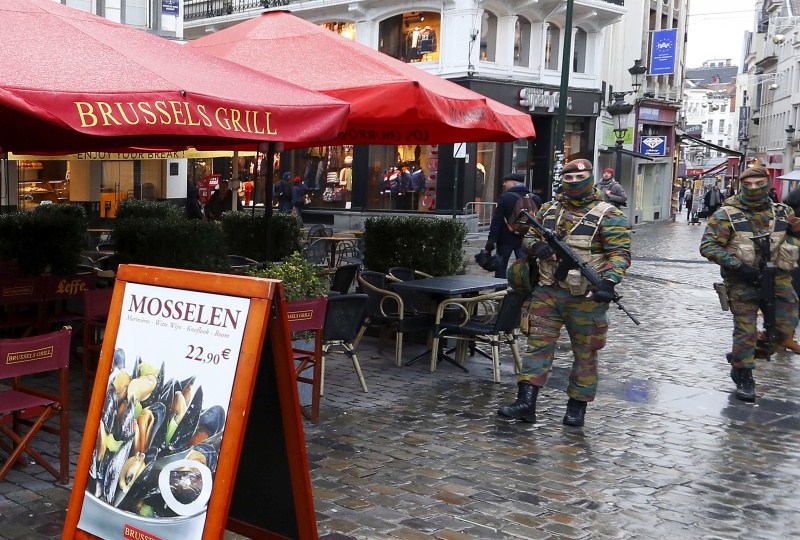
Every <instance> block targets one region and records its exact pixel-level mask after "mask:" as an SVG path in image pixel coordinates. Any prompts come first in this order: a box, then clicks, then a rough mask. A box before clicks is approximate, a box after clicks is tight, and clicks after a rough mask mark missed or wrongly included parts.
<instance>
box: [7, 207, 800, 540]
mask: <svg viewBox="0 0 800 540" xmlns="http://www.w3.org/2000/svg"><path fill="white" fill-rule="evenodd" d="M701 234H702V226H691V225H688V226H687V224H686V222H685V221H682V220H680V221H678V222H677V223H655V224H644V225H642V226H639V227H638V228H637V229H636V234H635V235H634V246H633V248H634V261H633V265H632V267H631V269H630V271H629V275H628V277H627V278H626V280H625V281H624V282H623V284H622V286H620V287H619V292H620V293H621V294H622V295H623V297H624V299H623V303H624V304H625V305H626V307H627V308H628V309H629V310H630V311H631V312H633V313H634V314H635V315H636V316H637V317H638V318H639V319H640V320H641V323H642V324H641V326H635V325H634V324H633V323H632V322H630V320H629V319H628V318H627V317H626V316H625V315H624V314H623V313H622V312H620V311H618V310H613V311H612V312H611V315H610V318H611V325H612V329H611V331H610V333H609V339H608V345H607V346H606V348H605V349H604V350H603V351H602V353H601V358H600V376H601V380H600V388H599V393H598V396H597V400H596V401H595V402H593V403H591V404H590V405H589V407H588V410H587V417H586V426H585V427H584V428H568V427H565V426H563V425H562V424H561V417H562V416H563V414H564V408H565V404H566V399H567V398H566V395H565V393H564V390H565V388H566V376H567V373H568V369H569V365H570V363H571V353H570V349H569V342H568V341H566V340H563V341H561V342H560V346H559V350H558V353H557V359H556V362H555V364H554V370H553V373H552V376H551V378H550V380H549V382H548V384H547V386H546V387H545V388H544V389H543V392H542V395H541V397H540V399H539V411H538V418H539V420H538V423H537V424H535V425H526V424H508V423H505V422H502V421H499V420H498V418H497V416H496V414H495V411H496V409H497V408H498V406H500V405H501V404H505V403H507V402H509V401H511V400H512V399H513V397H514V395H515V392H516V385H515V379H514V374H513V362H512V361H511V359H510V355H507V354H506V355H504V357H503V365H502V383H501V384H495V383H493V382H492V378H491V366H490V363H489V361H488V360H485V359H482V358H480V357H477V356H476V357H474V358H471V359H469V361H468V364H467V367H468V368H469V373H466V374H465V373H463V372H461V371H459V370H458V369H457V368H455V367H454V366H451V365H449V364H442V365H440V366H439V368H438V369H437V371H436V372H435V373H429V372H428V369H427V367H428V365H427V363H426V362H419V363H416V364H413V365H411V366H404V367H402V368H397V367H395V366H394V363H393V348H392V347H388V348H387V350H385V351H383V352H382V353H379V352H378V351H377V350H376V348H375V345H376V343H375V342H374V341H371V340H369V339H365V340H364V341H363V342H362V344H361V345H360V346H359V348H358V349H357V352H358V355H359V359H360V361H361V365H362V368H363V370H364V375H365V377H366V380H367V382H368V383H369V389H370V391H369V393H364V392H362V391H361V389H360V386H359V384H358V380H357V378H356V376H355V373H354V371H353V369H352V367H351V365H350V363H349V361H348V360H347V359H346V358H344V357H341V356H335V355H334V356H331V357H330V358H329V361H328V364H327V373H326V384H325V390H326V393H325V396H324V397H323V400H322V407H321V418H320V421H319V423H317V424H309V423H306V424H305V430H306V431H305V433H306V444H307V450H308V458H309V467H310V471H311V483H312V489H313V495H314V504H315V509H316V511H317V518H318V529H319V534H320V536H321V537H322V538H326V539H330V540H334V539H349V538H404V539H417V538H419V539H423V538H441V539H453V540H456V539H462V538H480V539H492V538H526V539H545V538H547V539H556V538H647V539H650V538H707V539H722V538H725V539H727V538H747V539H778V538H781V539H783V538H800V514H798V512H797V509H798V508H800V457H798V456H800V391H799V390H798V386H799V385H798V383H799V382H800V374H798V367H800V356H794V355H790V354H789V353H779V354H777V355H775V356H774V357H773V360H772V362H770V363H764V364H762V365H760V366H759V369H758V370H757V372H756V381H757V391H758V394H759V398H758V400H757V401H756V403H755V404H747V403H744V402H740V401H738V400H736V399H735V398H733V395H732V389H733V384H732V383H731V381H730V378H729V376H728V369H727V364H726V363H725V360H724V353H725V351H727V350H728V349H729V347H730V332H731V320H730V315H729V314H727V313H723V312H722V311H721V310H720V309H719V307H718V303H717V300H716V295H715V294H714V292H713V289H712V288H711V283H712V282H713V281H714V280H715V279H716V278H717V276H718V272H717V270H718V269H717V267H716V266H715V265H713V264H710V263H707V262H705V261H704V259H702V258H701V257H700V255H699V254H698V252H697V246H698V244H699V240H700V235H701ZM484 242H485V235H483V236H481V235H474V236H471V237H470V239H469V247H468V249H467V251H466V256H467V259H471V258H472V255H473V254H474V253H477V251H478V250H479V249H480V247H481V246H482V244H483V243H484ZM468 271H469V272H471V273H481V272H482V271H481V270H480V269H479V268H477V267H476V266H475V265H474V264H471V265H470V266H469V269H468ZM424 348H425V347H424V345H421V344H409V345H408V346H407V347H406V352H405V355H406V356H407V357H408V358H410V357H411V356H412V355H413V354H415V353H419V352H422V351H423V350H424ZM78 376H79V375H78V372H76V373H75V376H74V379H75V380H77V379H78ZM74 412H75V414H74V415H73V420H72V422H73V449H74V450H75V451H77V448H78V446H79V442H80V436H81V430H82V425H83V421H84V418H83V416H82V415H81V414H80V412H79V411H77V410H76V411H74ZM45 450H48V449H45ZM49 450H50V451H52V449H49ZM76 459H77V454H75V455H74V456H73V459H72V461H73V466H74V462H75V461H76ZM67 497H68V490H67V489H64V488H62V487H60V486H58V485H57V484H55V483H53V482H52V480H51V479H50V478H49V477H48V476H47V474H46V473H43V472H42V471H41V470H38V468H37V467H36V466H33V465H31V466H28V467H26V468H24V469H21V470H14V471H13V472H12V473H11V474H9V476H8V477H7V479H6V480H5V481H3V482H0V537H2V538H26V539H27V538H58V537H59V533H60V530H61V523H62V522H63V518H64V514H65V508H66V502H67ZM231 537H233V536H232V535H231Z"/></svg>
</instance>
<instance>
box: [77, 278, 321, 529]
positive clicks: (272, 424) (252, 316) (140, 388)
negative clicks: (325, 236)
mask: <svg viewBox="0 0 800 540" xmlns="http://www.w3.org/2000/svg"><path fill="white" fill-rule="evenodd" d="M271 308H272V309H271ZM257 381H267V382H268V384H267V385H266V386H263V384H262V387H261V389H260V390H259V392H262V393H266V394H269V397H268V400H267V401H258V405H257V402H256V401H254V392H255V390H256V388H257V387H258V386H259V385H258V383H257ZM256 406H257V407H258V408H259V409H260V410H259V411H258V414H256V415H254V416H253V418H255V419H256V420H257V421H258V422H259V423H258V425H253V426H251V425H250V424H249V423H248V422H249V421H250V417H251V414H250V412H251V407H256ZM259 419H260V420H259ZM264 419H266V420H268V422H267V423H265V424H261V423H260V422H262V420H264ZM267 425H268V426H269V428H268V431H269V432H270V433H269V436H267V437H266V439H265V440H263V441H262V442H261V444H260V450H261V451H260V452H259V453H258V455H250V454H247V453H244V452H243V444H244V442H245V438H246V433H252V432H254V431H263V429H264V427H263V426H267ZM265 455H269V456H271V457H270V459H269V460H268V461H269V463H270V467H269V469H270V471H271V475H272V478H273V479H278V480H276V481H275V482H274V485H273V486H272V488H273V491H274V504H272V505H266V504H261V505H255V506H253V504H252V502H250V503H248V504H249V506H248V508H251V509H253V510H255V512H254V513H251V514H247V515H244V514H242V513H241V512H237V516H236V518H233V517H229V511H230V510H231V508H232V499H233V498H234V495H236V497H235V498H236V500H242V498H243V497H245V498H246V497H247V496H249V497H252V493H247V494H245V493H243V492H241V493H239V492H237V493H235V491H236V487H237V485H238V484H239V483H241V484H242V486H241V488H240V489H239V491H242V490H248V489H249V487H250V486H248V485H247V483H246V482H245V481H241V482H239V480H237V478H239V476H240V475H238V474H237V472H238V471H239V468H240V467H241V468H242V470H248V471H252V470H255V469H257V468H258V465H259V464H262V465H263V462H264V456H265ZM239 506H241V505H234V507H235V508H238V507H239ZM278 509H280V510H278ZM226 527H232V528H238V529H240V530H247V531H252V532H253V534H251V535H250V536H251V538H258V539H260V538H274V537H276V535H279V536H282V537H287V538H309V539H313V538H316V537H317V532H316V523H315V519H314V510H313V502H312V498H311V486H310V479H309V475H308V465H307V460H306V455H305V443H304V441H303V431H302V423H301V420H300V412H299V407H298V403H297V393H296V384H295V381H294V378H293V370H292V369H291V343H290V332H289V327H288V319H287V315H286V301H285V298H284V291H283V286H282V284H281V283H280V282H279V281H275V280H268V279H263V278H253V277H245V276H230V275H223V274H210V273H203V272H194V271H188V270H172V269H164V268H155V267H147V266H137V265H121V266H120V268H119V272H118V274H117V280H116V284H115V287H114V295H113V298H112V302H111V309H110V312H109V316H108V324H107V326H106V332H105V336H104V340H103V349H102V352H101V354H100V361H99V364H98V369H97V375H96V379H95V383H94V389H93V392H92V400H91V404H90V407H89V412H88V415H87V420H86V428H85V431H84V435H83V441H82V444H81V452H80V456H79V458H78V465H77V469H76V473H75V480H74V485H73V490H72V494H71V496H70V503H69V508H68V511H67V518H66V520H65V524H64V534H63V538H65V539H67V540H71V539H73V538H79V539H84V538H104V539H121V540H128V539H130V540H143V539H147V540H166V539H180V540H194V539H198V540H199V539H203V540H209V539H212V538H214V539H216V538H221V537H222V536H223V533H224V531H225V529H226ZM278 531H280V532H278ZM287 532H288V533H289V534H288V535H287V534H286V533H287Z"/></svg>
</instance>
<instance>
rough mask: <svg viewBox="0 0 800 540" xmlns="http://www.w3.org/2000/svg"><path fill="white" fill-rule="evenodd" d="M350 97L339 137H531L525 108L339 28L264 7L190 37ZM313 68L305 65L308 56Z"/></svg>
mask: <svg viewBox="0 0 800 540" xmlns="http://www.w3.org/2000/svg"><path fill="white" fill-rule="evenodd" d="M189 46H191V47H192V48H193V49H199V50H202V51H205V52H208V53H211V54H213V55H216V56H219V57H221V58H225V59H228V60H232V61H234V62H237V63H239V64H242V65H245V66H250V67H252V68H254V69H258V70H260V71H263V72H264V73H270V74H272V75H275V76H277V77H280V78H281V79H284V80H287V81H292V82H293V83H296V84H298V85H300V86H303V87H304V88H310V89H312V90H317V91H319V92H322V93H324V94H327V95H329V96H332V97H336V98H338V99H341V100H342V101H346V102H348V103H350V119H349V121H348V123H347V130H346V131H345V134H344V135H343V136H342V137H340V138H338V139H337V140H336V141H331V142H335V143H338V144H425V143H437V144H443V143H452V142H475V141H512V140H514V139H519V138H528V137H534V136H535V132H534V129H533V123H532V121H531V118H530V115H528V114H525V113H522V112H520V111H517V110H515V109H513V108H511V107H508V106H506V105H503V104H502V103H499V102H497V101H494V100H492V99H489V98H487V97H485V96H483V95H481V94H478V93H477V92H473V91H472V90H469V89H467V88H464V87H462V86H459V85H458V84H455V83H453V82H451V81H448V80H446V79H443V78H441V77H438V76H436V75H432V74H430V73H427V72H425V71H423V70H421V69H419V68H417V67H415V66H413V65H410V64H406V63H404V62H401V61H400V60H397V59H395V58H392V57H391V56H388V55H386V54H383V53H381V52H378V51H375V50H373V49H370V48H369V47H366V46H364V45H361V44H360V43H356V42H354V41H351V40H349V39H347V38H344V37H342V36H339V35H338V34H336V33H334V32H331V31H330V30H327V29H325V28H322V27H320V26H318V25H316V24H313V23H310V22H308V21H305V20H303V19H300V18H299V17H296V16H294V15H292V14H291V13H288V12H285V11H271V12H267V13H264V14H262V15H261V16H260V17H255V18H253V19H250V20H248V21H245V22H242V23H239V24H237V25H235V26H231V27H228V28H225V29H224V30H220V31H219V32H216V33H214V34H210V35H208V36H204V37H202V38H199V39H196V40H194V41H192V42H190V43H189ZM312 59H313V65H314V66H318V67H319V69H311V68H310V67H309V65H310V62H311V60H312Z"/></svg>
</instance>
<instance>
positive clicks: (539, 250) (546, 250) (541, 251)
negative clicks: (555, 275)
mask: <svg viewBox="0 0 800 540" xmlns="http://www.w3.org/2000/svg"><path fill="white" fill-rule="evenodd" d="M531 252H532V253H533V255H534V257H536V258H537V259H539V260H540V261H543V260H545V259H549V258H550V257H552V256H553V255H555V254H556V250H554V249H553V248H551V247H550V244H548V243H547V242H536V243H535V244H533V245H532V246H531Z"/></svg>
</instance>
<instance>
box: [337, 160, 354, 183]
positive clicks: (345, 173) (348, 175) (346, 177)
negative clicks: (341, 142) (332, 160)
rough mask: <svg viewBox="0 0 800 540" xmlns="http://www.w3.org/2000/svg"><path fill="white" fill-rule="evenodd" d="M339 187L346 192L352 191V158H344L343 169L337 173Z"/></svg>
mask: <svg viewBox="0 0 800 540" xmlns="http://www.w3.org/2000/svg"><path fill="white" fill-rule="evenodd" d="M339 186H341V187H344V189H345V190H346V191H352V189H353V156H345V158H344V168H343V169H342V170H341V171H339Z"/></svg>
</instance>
